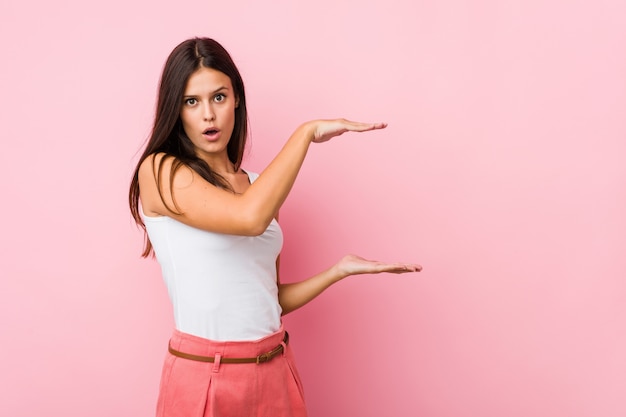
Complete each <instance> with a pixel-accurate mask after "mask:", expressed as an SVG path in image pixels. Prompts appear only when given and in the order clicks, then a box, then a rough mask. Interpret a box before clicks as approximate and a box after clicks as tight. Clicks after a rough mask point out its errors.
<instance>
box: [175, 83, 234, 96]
mask: <svg viewBox="0 0 626 417" xmlns="http://www.w3.org/2000/svg"><path fill="white" fill-rule="evenodd" d="M222 90H228V87H226V86H225V85H223V86H221V87H220V88H218V89H217V90H214V91H212V92H211V93H209V95H213V94H215V93H219V92H220V91H222ZM193 97H198V95H197V94H186V95H184V96H183V98H193Z"/></svg>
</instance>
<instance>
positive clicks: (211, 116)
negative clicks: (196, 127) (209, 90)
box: [203, 103, 215, 121]
mask: <svg viewBox="0 0 626 417" xmlns="http://www.w3.org/2000/svg"><path fill="white" fill-rule="evenodd" d="M203 116H204V120H205V121H211V120H215V112H214V111H213V106H211V104H210V103H209V104H207V105H206V106H204V115H203Z"/></svg>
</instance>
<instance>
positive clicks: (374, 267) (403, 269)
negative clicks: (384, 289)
mask: <svg viewBox="0 0 626 417" xmlns="http://www.w3.org/2000/svg"><path fill="white" fill-rule="evenodd" d="M336 266H337V268H338V270H339V271H340V273H341V274H342V275H345V276H348V275H358V274H378V273H381V272H391V273H394V274H404V273H407V272H419V271H421V270H422V267H421V266H420V265H417V264H407V263H386V262H379V261H370V260H367V259H364V258H361V257H360V256H356V255H346V256H344V257H343V258H342V259H341V260H340V261H339V262H338V263H337V265H336Z"/></svg>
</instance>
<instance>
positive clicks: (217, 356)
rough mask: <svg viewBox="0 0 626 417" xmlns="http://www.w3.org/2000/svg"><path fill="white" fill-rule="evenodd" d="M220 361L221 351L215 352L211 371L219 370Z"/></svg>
mask: <svg viewBox="0 0 626 417" xmlns="http://www.w3.org/2000/svg"><path fill="white" fill-rule="evenodd" d="M221 362H222V354H221V353H216V354H215V361H214V362H213V372H219V371H220V363H221Z"/></svg>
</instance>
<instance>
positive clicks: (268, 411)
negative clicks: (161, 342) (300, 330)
mask: <svg viewBox="0 0 626 417" xmlns="http://www.w3.org/2000/svg"><path fill="white" fill-rule="evenodd" d="M283 337H284V331H283V330H282V329H281V330H280V331H279V332H277V333H274V334H272V335H270V336H267V337H265V338H263V339H259V340H255V341H252V342H216V341H212V340H208V339H204V338H201V337H198V336H193V335H190V334H186V333H182V332H179V331H178V330H174V334H173V336H172V339H171V340H170V346H171V347H172V348H173V349H175V350H178V351H180V352H184V353H189V354H193V355H200V356H210V357H217V356H220V357H222V358H250V357H256V356H258V355H261V354H263V353H266V352H269V351H271V350H272V349H274V348H275V347H276V346H278V345H280V344H281V342H282V341H283ZM306 415H307V414H306V409H305V405H304V395H303V391H302V383H301V382H300V377H299V375H298V371H297V370H296V367H295V363H294V358H293V353H292V351H291V348H290V347H289V345H287V348H286V350H285V351H284V352H283V353H282V354H279V355H278V356H276V357H275V358H273V359H272V360H271V361H269V362H265V363H261V364H256V363H245V364H239V363H218V362H217V361H216V362H215V363H206V362H197V361H193V360H189V359H183V358H179V357H176V356H173V355H171V354H170V353H168V354H167V357H166V359H165V364H164V366H163V374H162V376H161V388H160V392H159V400H158V404H157V417H239V416H241V417H243V416H245V417H306Z"/></svg>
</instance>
